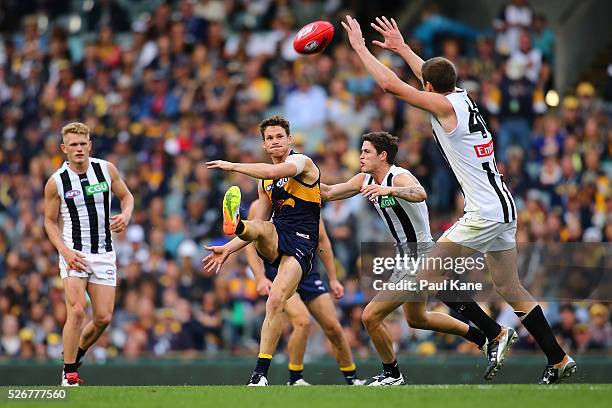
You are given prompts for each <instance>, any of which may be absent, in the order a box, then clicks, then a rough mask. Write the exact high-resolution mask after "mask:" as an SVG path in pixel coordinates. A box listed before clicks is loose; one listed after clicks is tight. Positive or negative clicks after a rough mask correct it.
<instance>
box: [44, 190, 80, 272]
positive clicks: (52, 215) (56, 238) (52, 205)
mask: <svg viewBox="0 0 612 408" xmlns="http://www.w3.org/2000/svg"><path fill="white" fill-rule="evenodd" d="M59 208H60V197H59V195H58V191H57V185H56V184H55V180H53V178H50V179H49V180H48V181H47V184H46V185H45V221H44V224H45V231H46V232H47V236H48V237H49V241H51V243H52V244H53V246H54V247H55V248H56V249H57V252H59V254H60V255H61V256H62V257H63V258H64V259H65V261H66V263H67V265H68V269H69V270H71V269H73V270H77V271H86V270H87V264H86V263H85V259H84V255H83V254H80V253H78V252H76V251H73V250H71V249H70V248H68V247H67V246H66V244H65V243H64V240H63V239H62V233H61V232H60V229H59V227H58V226H57V220H58V216H59Z"/></svg>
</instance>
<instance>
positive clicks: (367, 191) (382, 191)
mask: <svg viewBox="0 0 612 408" xmlns="http://www.w3.org/2000/svg"><path fill="white" fill-rule="evenodd" d="M361 195H363V196H364V197H365V198H367V199H368V200H374V199H375V198H377V197H378V196H389V195H391V187H386V186H378V185H375V184H369V185H367V186H365V187H362V188H361Z"/></svg>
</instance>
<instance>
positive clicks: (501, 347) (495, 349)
mask: <svg viewBox="0 0 612 408" xmlns="http://www.w3.org/2000/svg"><path fill="white" fill-rule="evenodd" d="M517 340H518V335H517V334H516V330H514V329H513V328H511V327H504V328H502V332H501V333H500V335H499V336H497V338H496V339H495V340H491V341H490V342H488V343H487V345H486V346H485V347H486V355H487V361H488V362H487V368H486V369H485V374H484V378H485V380H492V379H493V377H495V374H497V372H498V371H499V370H500V369H501V368H502V365H503V363H504V359H505V358H506V354H507V353H508V351H509V350H510V347H511V346H512V345H513V344H514V343H515V342H516V341H517Z"/></svg>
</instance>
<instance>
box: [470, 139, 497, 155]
mask: <svg viewBox="0 0 612 408" xmlns="http://www.w3.org/2000/svg"><path fill="white" fill-rule="evenodd" d="M474 151H475V152H476V156H478V157H487V156H490V155H492V154H493V139H491V140H489V143H485V144H481V145H476V146H474Z"/></svg>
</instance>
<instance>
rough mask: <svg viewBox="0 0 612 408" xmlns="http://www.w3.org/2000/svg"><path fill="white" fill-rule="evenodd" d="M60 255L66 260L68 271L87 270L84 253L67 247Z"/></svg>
mask: <svg viewBox="0 0 612 408" xmlns="http://www.w3.org/2000/svg"><path fill="white" fill-rule="evenodd" d="M61 255H62V257H63V258H64V260H65V261H66V265H67V266H68V270H69V271H78V272H87V270H88V269H89V266H88V265H87V261H86V260H85V254H83V253H81V252H77V251H73V250H71V249H67V250H65V251H63V252H62V254H61Z"/></svg>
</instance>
